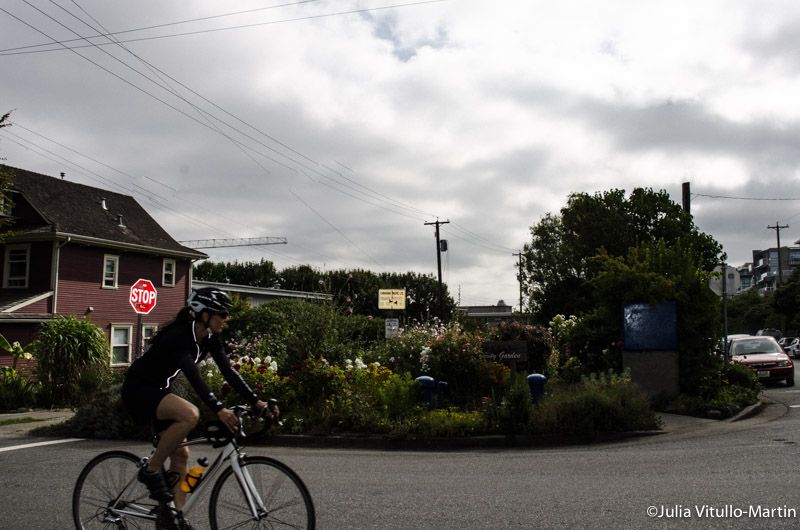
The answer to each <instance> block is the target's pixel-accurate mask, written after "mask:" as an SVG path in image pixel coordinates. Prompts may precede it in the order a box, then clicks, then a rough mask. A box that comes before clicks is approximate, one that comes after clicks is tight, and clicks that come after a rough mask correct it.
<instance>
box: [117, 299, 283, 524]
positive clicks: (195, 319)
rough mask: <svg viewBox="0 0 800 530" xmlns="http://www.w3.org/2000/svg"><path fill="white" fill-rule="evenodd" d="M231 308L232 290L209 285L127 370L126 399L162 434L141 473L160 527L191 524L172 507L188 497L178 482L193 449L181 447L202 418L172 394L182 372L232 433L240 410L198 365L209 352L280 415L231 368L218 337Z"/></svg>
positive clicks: (232, 379) (244, 390) (234, 380)
mask: <svg viewBox="0 0 800 530" xmlns="http://www.w3.org/2000/svg"><path fill="white" fill-rule="evenodd" d="M232 306H233V304H232V302H231V299H230V297H229V296H228V294H227V293H226V292H225V291H222V290H220V289H217V288H214V287H204V288H201V289H197V290H195V291H193V292H192V294H191V295H190V296H189V299H188V301H187V305H186V307H184V308H183V309H182V310H181V311H180V312H179V313H178V314H177V316H176V317H175V320H173V321H172V322H170V323H169V324H167V325H166V326H164V328H163V329H161V330H160V331H159V332H158V333H157V334H156V335H155V336H154V337H153V339H152V342H151V346H150V348H149V349H148V350H147V352H146V353H145V354H144V355H142V356H141V357H140V358H138V359H136V361H134V362H133V364H131V366H130V368H129V369H128V371H127V372H126V373H125V382H124V383H123V385H122V401H123V403H124V404H125V406H126V408H127V409H128V410H129V411H130V413H131V416H133V418H134V419H135V420H136V421H137V422H139V423H143V424H147V423H153V422H154V421H155V423H153V424H154V425H155V427H156V430H157V431H158V432H159V433H160V437H159V441H158V445H157V447H156V450H155V452H154V453H153V456H152V457H151V458H150V460H149V462H148V463H147V466H146V467H143V468H142V469H141V470H140V471H139V480H140V481H141V482H143V483H144V484H145V485H146V486H147V488H148V490H149V491H150V496H151V497H152V498H153V499H154V500H157V501H159V503H160V510H159V514H158V520H157V522H156V526H157V527H158V528H179V527H180V528H191V527H190V526H189V525H188V524H187V523H186V522H185V521H184V520H183V518H182V517H180V516H178V513H176V512H175V511H173V510H172V506H171V505H170V503H172V502H174V507H175V510H178V511H179V510H180V509H181V508H182V507H183V504H184V502H185V500H186V494H185V493H184V492H183V491H181V489H180V487H178V484H180V482H181V481H182V480H183V478H184V476H185V475H186V470H187V463H188V461H189V449H188V448H187V447H179V445H180V444H181V442H183V441H184V440H185V439H186V436H187V435H188V434H189V433H190V432H191V431H192V429H194V427H195V426H196V425H197V422H198V420H199V417H200V413H199V411H198V409H197V407H196V406H194V405H193V404H191V403H189V402H188V401H186V400H185V399H183V398H181V397H179V396H177V395H175V394H173V393H172V384H173V382H174V379H175V377H176V376H177V375H178V374H179V373H180V372H183V374H184V375H185V376H186V379H187V380H188V381H189V383H190V384H191V385H192V387H194V390H195V391H196V392H197V395H198V396H200V397H201V398H202V400H203V401H204V402H205V403H206V405H208V406H209V407H210V408H211V410H213V411H214V412H216V413H217V416H218V417H219V420H220V422H221V423H222V424H224V425H225V426H226V427H227V428H228V429H229V430H230V431H231V432H235V431H236V429H237V428H238V426H239V420H238V418H237V417H236V414H235V413H234V412H233V411H232V410H230V409H227V408H224V407H223V405H222V402H221V401H220V400H219V399H218V398H217V397H216V396H215V395H214V393H213V392H212V391H211V389H209V388H208V385H206V383H205V382H204V381H203V379H202V377H201V376H200V371H199V369H198V367H197V363H199V362H200V361H201V360H203V359H204V358H205V357H206V355H208V354H211V357H212V358H213V359H214V362H216V364H217V366H219V370H220V372H221V373H222V375H223V377H224V378H225V380H226V381H227V382H228V383H229V384H230V385H231V386H232V387H233V388H234V389H236V391H237V392H238V393H239V394H240V395H241V396H242V398H244V399H245V400H246V401H248V402H250V403H251V405H253V406H254V407H256V408H257V409H259V410H262V411H263V412H264V413H265V414H267V415H272V412H274V413H275V414H277V413H278V412H277V409H276V410H274V411H272V412H271V411H269V410H268V409H267V403H266V402H264V401H262V400H260V399H259V398H258V396H257V395H256V394H255V393H254V392H253V391H252V390H251V389H250V387H249V386H248V385H247V383H245V382H244V380H242V378H241V376H240V375H239V374H238V372H236V371H234V370H233V368H231V365H230V361H229V360H228V357H227V355H226V353H225V350H224V347H223V344H222V340H221V338H220V336H219V335H220V332H221V331H222V328H223V327H224V325H225V320H226V319H227V317H228V311H229V310H230V309H231V307H232ZM167 458H169V460H170V467H169V471H170V475H171V476H172V477H176V476H177V482H175V483H174V484H169V483H168V482H167V478H166V477H165V475H164V472H163V465H164V463H165V461H166V459H167Z"/></svg>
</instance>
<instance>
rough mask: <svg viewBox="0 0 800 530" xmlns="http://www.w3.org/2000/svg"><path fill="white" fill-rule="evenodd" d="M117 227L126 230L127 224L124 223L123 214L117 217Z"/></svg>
mask: <svg viewBox="0 0 800 530" xmlns="http://www.w3.org/2000/svg"><path fill="white" fill-rule="evenodd" d="M117 226H119V227H120V228H125V223H123V222H122V214H119V215H117Z"/></svg>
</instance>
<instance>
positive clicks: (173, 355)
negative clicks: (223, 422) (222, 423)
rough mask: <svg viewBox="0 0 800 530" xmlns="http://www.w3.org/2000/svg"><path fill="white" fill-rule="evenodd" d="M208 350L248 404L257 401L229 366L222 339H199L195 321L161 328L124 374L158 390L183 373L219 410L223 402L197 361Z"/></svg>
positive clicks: (198, 393)
mask: <svg viewBox="0 0 800 530" xmlns="http://www.w3.org/2000/svg"><path fill="white" fill-rule="evenodd" d="M209 353H210V354H211V357H212V358H213V359H214V362H215V363H217V366H218V367H219V371H220V372H221V373H222V376H223V377H224V378H225V380H226V381H227V382H228V383H229V384H230V385H231V386H232V387H233V388H234V389H236V391H237V392H238V393H239V394H240V395H241V396H242V398H244V399H245V400H247V401H249V402H250V403H251V404H255V402H256V401H258V396H257V395H255V394H254V393H253V391H252V390H251V389H250V387H249V386H248V385H247V383H245V382H244V380H243V379H242V377H241V376H240V375H239V373H238V372H236V371H235V370H234V369H233V368H231V364H230V360H229V359H228V356H227V355H226V354H225V349H224V348H223V346H222V341H221V340H220V338H219V337H218V336H217V335H209V336H207V337H204V338H203V339H201V340H200V341H198V340H197V337H196V336H195V332H194V323H193V322H189V323H187V324H186V325H185V326H177V327H175V328H173V329H170V330H168V331H165V332H163V334H162V335H161V336H159V337H157V339H156V340H155V341H154V342H153V345H152V346H151V347H150V348H149V349H148V350H147V352H146V353H145V354H144V355H142V356H141V357H139V358H138V359H136V360H135V361H134V362H133V364H131V366H130V368H128V371H127V372H126V373H125V377H126V378H128V379H135V380H136V381H139V382H142V383H145V384H149V385H153V386H155V387H157V388H158V389H159V390H169V388H170V385H171V384H172V381H173V380H174V379H175V377H177V376H178V374H179V373H180V372H183V374H184V375H185V376H186V379H188V381H189V383H190V384H191V385H192V387H194V389H195V391H196V392H197V395H198V396H200V398H201V399H202V400H203V401H204V402H205V403H206V404H207V405H208V406H209V407H210V408H211V410H213V411H214V412H219V411H220V410H221V409H222V408H223V405H222V402H221V401H220V400H219V399H218V398H217V396H215V395H214V393H213V392H212V391H211V389H210V388H208V385H206V383H205V381H203V378H202V377H201V376H200V370H199V369H198V367H197V364H198V363H199V362H200V361H202V360H203V359H205V357H206V355H207V354H209Z"/></svg>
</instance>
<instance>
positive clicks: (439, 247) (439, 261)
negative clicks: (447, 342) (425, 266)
mask: <svg viewBox="0 0 800 530" xmlns="http://www.w3.org/2000/svg"><path fill="white" fill-rule="evenodd" d="M449 222H450V220H449V219H448V220H447V221H440V220H439V219H438V218H437V219H436V221H435V222H433V223H425V226H431V225H435V226H436V267H437V269H438V271H439V318H442V317H444V314H443V313H444V287H443V286H442V244H441V242H440V240H439V225H446V224H448V223H449Z"/></svg>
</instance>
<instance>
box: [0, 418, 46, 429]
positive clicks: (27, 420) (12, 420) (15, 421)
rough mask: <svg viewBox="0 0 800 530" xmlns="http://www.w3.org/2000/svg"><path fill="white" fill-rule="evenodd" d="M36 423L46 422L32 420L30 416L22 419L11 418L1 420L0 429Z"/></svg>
mask: <svg viewBox="0 0 800 530" xmlns="http://www.w3.org/2000/svg"><path fill="white" fill-rule="evenodd" d="M35 421H45V420H43V419H36V418H31V417H30V416H25V417H22V418H9V419H7V420H0V427H3V426H5V425H16V424H18V423H33V422H35Z"/></svg>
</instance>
